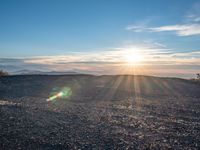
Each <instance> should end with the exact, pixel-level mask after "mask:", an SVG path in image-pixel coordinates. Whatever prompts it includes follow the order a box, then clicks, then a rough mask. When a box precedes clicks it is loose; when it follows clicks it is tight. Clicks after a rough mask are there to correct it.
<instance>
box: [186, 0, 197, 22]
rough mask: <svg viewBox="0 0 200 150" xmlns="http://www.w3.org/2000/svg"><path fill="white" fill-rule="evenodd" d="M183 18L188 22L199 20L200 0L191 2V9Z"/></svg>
mask: <svg viewBox="0 0 200 150" xmlns="http://www.w3.org/2000/svg"><path fill="white" fill-rule="evenodd" d="M185 19H186V21H188V22H200V2H198V3H194V4H193V6H192V7H191V9H190V10H189V11H188V12H187V13H186V15H185Z"/></svg>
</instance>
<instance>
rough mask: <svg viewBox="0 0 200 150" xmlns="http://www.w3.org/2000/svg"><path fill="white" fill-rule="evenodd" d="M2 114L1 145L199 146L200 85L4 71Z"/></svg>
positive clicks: (0, 99) (174, 80) (141, 78)
mask: <svg viewBox="0 0 200 150" xmlns="http://www.w3.org/2000/svg"><path fill="white" fill-rule="evenodd" d="M62 87H67V88H69V89H70V90H71V94H70V95H69V96H68V97H65V98H64V99H60V98H58V99H56V100H53V101H49V102H47V101H46V100H47V99H48V98H49V96H50V95H51V93H52V92H56V91H57V92H59V90H60V89H61V88H62ZM0 114H1V117H0V149H2V150H4V149H5V150H7V149H169V148H172V149H200V86H199V85H197V84H194V83H192V82H191V81H189V80H184V79H178V78H158V77H150V76H129V75H123V76H122V75H121V76H92V75H67V76H64V75H63V76H45V75H27V76H23V75H21V76H8V77H2V78H0Z"/></svg>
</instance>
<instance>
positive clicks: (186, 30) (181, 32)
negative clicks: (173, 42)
mask: <svg viewBox="0 0 200 150" xmlns="http://www.w3.org/2000/svg"><path fill="white" fill-rule="evenodd" d="M126 30H130V31H134V32H164V31H165V32H166V31H171V32H175V34H176V35H178V36H192V35H200V24H176V25H167V26H159V27H143V26H141V27H140V26H134V25H132V26H129V27H127V28H126Z"/></svg>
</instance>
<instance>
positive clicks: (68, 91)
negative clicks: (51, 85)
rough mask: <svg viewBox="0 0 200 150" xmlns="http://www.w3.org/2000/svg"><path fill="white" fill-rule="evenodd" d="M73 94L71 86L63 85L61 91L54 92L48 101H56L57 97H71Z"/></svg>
mask: <svg viewBox="0 0 200 150" xmlns="http://www.w3.org/2000/svg"><path fill="white" fill-rule="evenodd" d="M71 94H72V91H71V89H70V88H69V87H63V88H62V89H61V90H60V91H59V92H54V93H52V94H51V96H50V97H49V98H48V99H47V101H54V100H56V99H64V98H69V97H70V96H71Z"/></svg>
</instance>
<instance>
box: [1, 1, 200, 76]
mask: <svg viewBox="0 0 200 150" xmlns="http://www.w3.org/2000/svg"><path fill="white" fill-rule="evenodd" d="M130 57H131V58H130ZM127 58H128V59H127ZM130 59H132V60H130ZM0 69H3V70H6V71H8V72H10V73H14V72H17V71H19V70H24V69H27V70H40V71H61V72H63V71H75V72H80V73H92V74H144V75H156V76H173V77H181V78H192V77H194V76H195V74H196V73H198V72H200V0H176V1H174V0H167V1H166V0H151V1H150V0H84V1H82V0H34V1H31V0H0Z"/></svg>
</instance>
